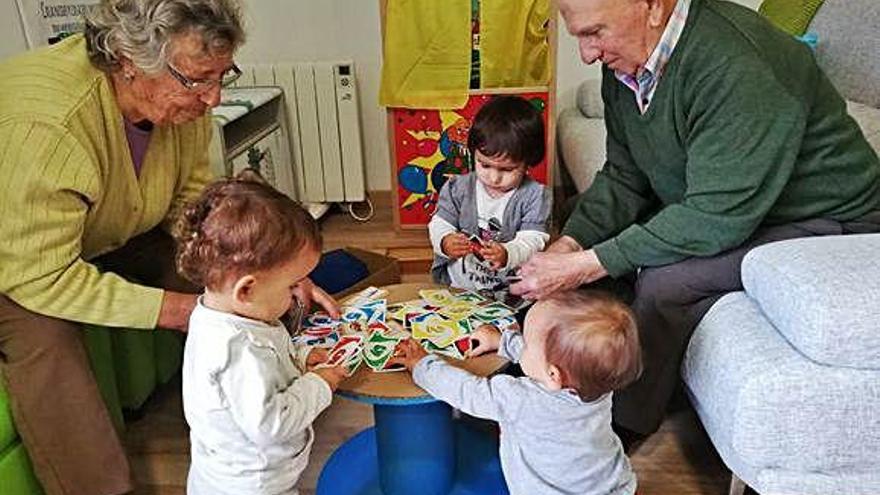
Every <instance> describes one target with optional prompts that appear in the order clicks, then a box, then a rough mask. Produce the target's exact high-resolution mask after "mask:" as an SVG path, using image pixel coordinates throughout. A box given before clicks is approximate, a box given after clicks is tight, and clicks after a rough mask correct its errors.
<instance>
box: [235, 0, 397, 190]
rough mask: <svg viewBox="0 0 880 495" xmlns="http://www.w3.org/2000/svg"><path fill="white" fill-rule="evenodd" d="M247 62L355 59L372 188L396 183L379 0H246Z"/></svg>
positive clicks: (242, 55)
mask: <svg viewBox="0 0 880 495" xmlns="http://www.w3.org/2000/svg"><path fill="white" fill-rule="evenodd" d="M242 3H243V4H244V7H245V16H246V23H247V24H246V29H247V33H248V40H247V43H245V45H244V47H243V48H242V50H241V53H240V55H239V57H238V58H239V59H240V60H241V61H243V62H253V63H258V62H259V63H267V62H272V61H307V60H335V59H351V60H353V61H354V63H355V70H356V76H357V78H358V84H359V93H358V96H359V98H360V107H361V125H362V128H363V142H364V161H365V167H366V179H367V189H369V190H379V189H391V163H390V157H389V152H388V137H387V134H386V130H385V129H386V125H385V109H384V108H382V107H379V104H378V98H379V96H378V95H379V79H380V74H381V67H382V34H381V28H380V26H381V21H380V16H379V0H320V1H315V0H242Z"/></svg>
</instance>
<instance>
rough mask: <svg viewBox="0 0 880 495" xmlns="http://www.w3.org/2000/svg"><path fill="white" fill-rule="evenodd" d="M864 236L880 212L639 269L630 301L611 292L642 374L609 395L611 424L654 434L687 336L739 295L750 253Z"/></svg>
mask: <svg viewBox="0 0 880 495" xmlns="http://www.w3.org/2000/svg"><path fill="white" fill-rule="evenodd" d="M867 232H880V212H875V213H874V214H871V215H868V216H866V217H863V218H862V219H859V220H857V221H853V222H847V223H841V222H837V221H834V220H827V219H814V220H806V221H803V222H797V223H791V224H787V225H780V226H774V227H767V228H762V229H760V230H759V231H758V232H756V233H755V235H753V236H752V238H751V239H749V240H748V241H747V242H745V243H744V244H743V245H742V246H740V247H738V248H736V249H732V250H730V251H727V252H724V253H721V254H718V255H716V256H711V257H706V258H689V259H686V260H684V261H681V262H679V263H674V264H670V265H666V266H658V267H652V268H643V269H641V270H640V271H639V272H638V275H637V276H636V277H635V284H634V287H633V288H632V289H633V293H632V298H631V299H629V298H627V297H626V294H625V292H626V291H627V289H628V288H627V287H623V288H621V287H619V286H618V287H616V288H615V289H614V291H615V292H617V293H618V294H620V293H621V291H623V292H624V294H621V296H622V297H624V298H625V299H628V300H631V304H632V309H633V311H634V312H635V315H636V321H637V322H638V325H639V338H640V339H641V346H642V359H643V363H644V372H643V373H642V376H641V377H640V378H639V379H638V380H637V381H636V382H634V383H633V384H631V385H630V386H629V387H627V388H625V389H623V390H620V391H617V392H615V394H614V408H613V417H614V421H615V422H616V423H617V424H619V425H621V426H623V427H625V428H627V429H629V430H632V431H634V432H637V433H642V434H650V433H653V432H655V431H657V429H658V428H659V427H660V423H661V422H662V421H663V416H664V412H665V411H666V407H667V405H668V403H669V401H670V399H671V397H672V395H673V392H674V391H675V389H676V386H677V385H678V383H679V368H680V366H681V361H682V359H683V357H684V352H685V350H686V349H687V345H688V342H689V340H690V337H691V334H692V333H693V331H694V329H695V328H696V326H697V324H698V323H699V322H700V320H701V319H702V318H703V316H704V315H705V314H706V312H707V311H709V308H711V307H712V305H713V304H714V303H715V302H716V301H717V300H718V299H720V298H721V296H723V295H724V294H727V293H728V292H735V291H740V290H742V289H743V287H742V280H741V278H740V267H741V265H742V260H743V257H744V256H745V255H746V253H748V252H749V251H750V250H751V249H753V248H755V247H757V246H760V245H762V244H767V243H770V242H775V241H781V240H785V239H794V238H798V237H810V236H821V235H838V234H850V233H867ZM616 282H617V283H618V284H619V283H620V281H619V280H618V281H616ZM606 288H607V283H606Z"/></svg>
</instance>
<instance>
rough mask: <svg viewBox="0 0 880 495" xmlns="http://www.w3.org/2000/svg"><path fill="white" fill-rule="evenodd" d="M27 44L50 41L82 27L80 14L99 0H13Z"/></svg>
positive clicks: (77, 30) (42, 43) (87, 10)
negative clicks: (16, 6)
mask: <svg viewBox="0 0 880 495" xmlns="http://www.w3.org/2000/svg"><path fill="white" fill-rule="evenodd" d="M15 1H16V4H17V5H18V12H19V15H21V19H22V25H23V26H24V34H25V37H26V38H27V44H28V47H30V48H33V47H35V46H41V45H51V44H53V43H56V42H58V41H61V40H62V39H64V38H66V37H67V36H70V35H71V34H74V33H78V32H81V31H82V30H83V16H84V15H85V14H86V13H88V12H90V11H91V10H93V9H95V8H97V6H98V3H100V2H99V0H15Z"/></svg>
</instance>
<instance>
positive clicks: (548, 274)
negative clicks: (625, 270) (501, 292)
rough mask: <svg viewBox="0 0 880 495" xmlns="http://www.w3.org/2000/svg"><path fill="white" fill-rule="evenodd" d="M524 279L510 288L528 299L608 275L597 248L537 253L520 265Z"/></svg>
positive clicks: (543, 296)
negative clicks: (600, 260) (597, 253)
mask: <svg viewBox="0 0 880 495" xmlns="http://www.w3.org/2000/svg"><path fill="white" fill-rule="evenodd" d="M519 275H520V276H521V277H522V280H520V281H519V282H517V283H515V284H512V285H511V286H510V292H512V293H513V294H516V295H519V296H522V297H524V298H526V299H543V298H545V297H547V296H549V295H550V294H553V293H554V292H558V291H563V290H570V289H574V288H577V287H580V286H581V285H584V284H588V283H590V282H593V281H596V280H599V279H600V278H602V277H604V276H606V275H608V272H607V271H605V267H603V266H602V264H601V263H599V258H598V257H596V253H595V251H593V250H592V249H589V250H586V251H572V252H567V253H558V252H544V253H535V254H534V255H532V257H531V258H529V260H528V261H526V262H525V263H523V265H522V266H521V267H520V269H519Z"/></svg>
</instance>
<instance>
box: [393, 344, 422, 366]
mask: <svg viewBox="0 0 880 495" xmlns="http://www.w3.org/2000/svg"><path fill="white" fill-rule="evenodd" d="M427 355H428V352H427V351H425V350H424V349H423V348H422V346H421V344H419V341H417V340H415V339H407V340H404V341H403V342H401V343H400V344H398V345H397V349H396V350H395V351H394V357H392V358H391V361H390V362H391V363H392V364H402V365H404V366H406V369H408V370H410V371H412V370H413V368H415V367H416V365H417V364H419V361H421V360H422V358H424V357H425V356H427Z"/></svg>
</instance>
